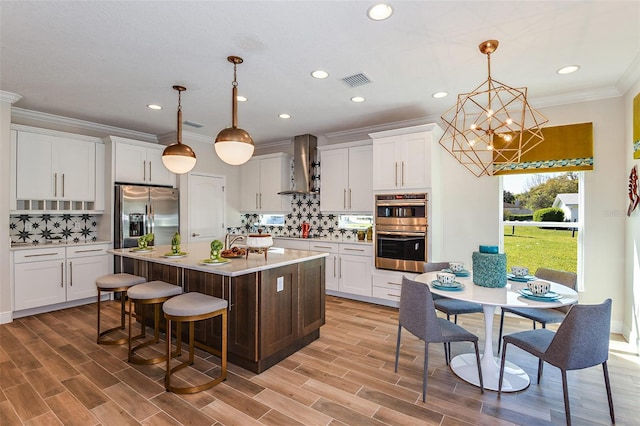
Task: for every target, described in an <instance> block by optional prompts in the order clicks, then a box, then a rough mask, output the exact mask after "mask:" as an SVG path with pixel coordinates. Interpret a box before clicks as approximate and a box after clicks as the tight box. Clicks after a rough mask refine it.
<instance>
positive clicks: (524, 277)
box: [507, 266, 537, 283]
mask: <svg viewBox="0 0 640 426" xmlns="http://www.w3.org/2000/svg"><path fill="white" fill-rule="evenodd" d="M507 278H508V279H509V280H511V281H516V282H520V283H528V282H529V281H535V280H537V278H536V277H535V276H534V275H529V268H527V267H526V266H512V267H511V273H510V274H507Z"/></svg>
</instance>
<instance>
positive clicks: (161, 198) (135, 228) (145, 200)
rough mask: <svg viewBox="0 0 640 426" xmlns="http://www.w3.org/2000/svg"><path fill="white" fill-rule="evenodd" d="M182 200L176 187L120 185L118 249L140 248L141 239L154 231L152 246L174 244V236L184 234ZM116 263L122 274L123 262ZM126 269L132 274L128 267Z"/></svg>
mask: <svg viewBox="0 0 640 426" xmlns="http://www.w3.org/2000/svg"><path fill="white" fill-rule="evenodd" d="M179 200H180V196H179V192H178V189H176V188H166V187H159V186H141V185H116V186H115V211H114V218H115V232H114V247H115V248H127V247H136V246H137V245H138V237H140V236H142V235H145V234H148V233H151V232H152V233H153V234H154V240H153V242H152V243H151V245H163V244H171V239H172V238H173V235H174V234H175V233H176V232H180V212H179V211H180V209H179ZM115 263H116V265H115V266H116V271H120V270H121V268H120V261H119V259H116V262H115ZM123 269H124V271H125V272H131V271H130V270H129V268H128V267H126V266H125V267H124V268H123Z"/></svg>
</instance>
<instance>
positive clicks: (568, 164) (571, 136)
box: [493, 123, 593, 175]
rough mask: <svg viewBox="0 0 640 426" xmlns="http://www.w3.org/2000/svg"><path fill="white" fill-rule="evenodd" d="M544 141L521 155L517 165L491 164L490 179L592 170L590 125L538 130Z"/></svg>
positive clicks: (591, 130)
mask: <svg viewBox="0 0 640 426" xmlns="http://www.w3.org/2000/svg"><path fill="white" fill-rule="evenodd" d="M542 134H543V136H544V141H542V142H541V143H540V144H538V145H537V146H535V147H533V148H532V149H531V150H530V151H528V152H525V153H524V154H522V157H521V161H520V162H519V163H510V164H506V165H505V164H499V163H494V165H493V174H494V175H507V174H519V173H553V172H561V173H562V172H575V171H583V170H593V123H580V124H569V125H565V126H554V127H545V128H543V129H542Z"/></svg>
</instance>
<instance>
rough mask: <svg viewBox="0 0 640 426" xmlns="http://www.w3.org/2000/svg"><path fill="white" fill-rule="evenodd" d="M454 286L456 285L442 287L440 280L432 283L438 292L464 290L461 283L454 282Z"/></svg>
mask: <svg viewBox="0 0 640 426" xmlns="http://www.w3.org/2000/svg"><path fill="white" fill-rule="evenodd" d="M453 284H454V285H442V283H440V281H438V280H433V281H431V286H432V287H433V288H435V289H438V290H445V291H459V290H463V289H464V284H462V283H459V282H458V281H454V282H453Z"/></svg>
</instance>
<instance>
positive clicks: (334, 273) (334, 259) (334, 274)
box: [333, 256, 336, 278]
mask: <svg viewBox="0 0 640 426" xmlns="http://www.w3.org/2000/svg"><path fill="white" fill-rule="evenodd" d="M335 277H336V257H335V256H334V258H333V278H335Z"/></svg>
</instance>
